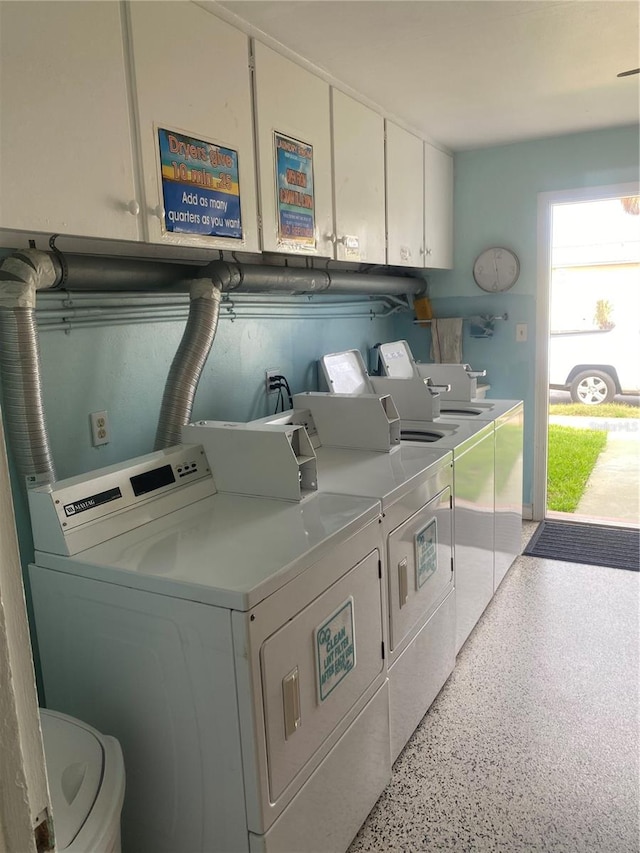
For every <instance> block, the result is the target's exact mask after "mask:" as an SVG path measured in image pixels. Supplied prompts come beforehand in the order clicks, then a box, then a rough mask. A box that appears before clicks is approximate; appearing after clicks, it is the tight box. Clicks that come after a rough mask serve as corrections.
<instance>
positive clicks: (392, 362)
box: [377, 341, 491, 400]
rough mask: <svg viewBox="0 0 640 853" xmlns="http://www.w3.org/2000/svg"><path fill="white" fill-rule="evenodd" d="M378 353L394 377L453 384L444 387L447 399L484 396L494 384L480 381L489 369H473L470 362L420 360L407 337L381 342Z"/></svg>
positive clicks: (443, 397)
mask: <svg viewBox="0 0 640 853" xmlns="http://www.w3.org/2000/svg"><path fill="white" fill-rule="evenodd" d="M377 349H378V357H379V360H380V364H381V366H382V369H383V372H384V375H385V376H390V377H392V378H394V379H416V378H417V379H426V378H428V377H430V378H431V379H432V380H433V382H436V383H438V384H445V385H449V386H450V389H449V390H448V391H441V394H442V399H443V400H480V399H484V397H485V396H486V393H487V391H488V390H489V389H490V388H491V386H490V385H488V384H486V383H483V382H481V383H479V382H478V379H483V378H484V377H485V376H486V375H487V371H486V370H472V369H471V366H470V365H469V364H440V363H434V364H420V363H418V362H417V361H416V360H415V359H414V357H413V353H412V352H411V349H410V348H409V344H408V343H407V342H406V341H390V342H389V343H385V344H379V345H378V348H377Z"/></svg>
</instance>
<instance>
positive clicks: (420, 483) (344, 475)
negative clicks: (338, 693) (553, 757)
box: [183, 395, 456, 760]
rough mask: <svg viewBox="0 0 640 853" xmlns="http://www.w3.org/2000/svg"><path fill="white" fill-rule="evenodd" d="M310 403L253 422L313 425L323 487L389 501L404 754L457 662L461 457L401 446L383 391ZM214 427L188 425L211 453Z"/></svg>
mask: <svg viewBox="0 0 640 853" xmlns="http://www.w3.org/2000/svg"><path fill="white" fill-rule="evenodd" d="M297 399H302V400H304V399H306V396H305V395H300V397H298V398H297ZM309 402H310V405H312V407H313V411H314V412H315V418H314V416H313V415H312V413H311V411H310V410H309V409H306V410H305V409H300V410H295V411H290V412H286V413H284V414H280V415H271V416H269V417H267V418H262V419H261V420H259V421H255V422H253V424H248V425H247V426H248V427H249V428H251V427H252V426H255V425H256V424H258V425H265V424H298V425H302V426H304V427H305V429H306V430H307V432H308V434H309V437H310V438H311V441H312V443H313V446H314V449H315V452H316V456H317V466H318V470H317V473H318V487H319V489H321V490H322V491H327V492H333V493H337V494H350V495H353V494H355V495H361V496H365V497H368V498H375V499H379V500H380V501H381V504H382V532H383V537H384V540H385V542H386V565H387V573H388V577H387V596H388V637H389V640H388V649H389V659H388V666H389V693H390V712H391V756H392V760H395V759H396V758H397V756H398V755H399V753H400V752H401V750H402V749H403V747H404V746H405V744H406V743H407V741H408V739H409V738H410V737H411V735H412V734H413V732H414V730H415V728H416V726H417V725H418V723H419V722H420V720H421V719H422V718H423V716H424V715H425V713H426V711H427V710H428V708H429V706H430V705H431V703H432V702H433V700H434V699H435V697H436V696H437V694H438V693H439V691H440V689H441V688H442V686H443V685H444V683H445V681H446V680H447V678H448V677H449V675H450V674H451V672H452V671H453V667H454V665H455V655H456V652H455V589H454V567H453V552H452V515H453V512H452V454H451V452H449V451H442V450H430V449H425V448H423V447H412V446H408V445H405V446H401V445H400V442H399V441H397V440H395V439H396V436H398V434H399V432H398V431H399V418H398V417H397V413H395V411H393V410H392V408H391V404H390V401H388V400H381V399H380V398H378V397H377V396H375V395H371V396H370V397H367V398H364V397H359V398H357V400H354V399H352V398H350V397H347V398H346V399H345V398H340V397H335V396H334V397H327V396H324V395H312V396H310V398H309ZM211 423H212V422H207V421H203V422H200V423H199V424H194V425H191V426H189V427H185V429H184V430H183V439H184V440H185V441H189V442H193V443H197V444H202V445H203V447H204V448H205V451H206V453H207V455H208V456H209V457H210V458H211V456H213V455H217V454H218V453H222V454H223V455H224V453H225V450H226V448H221V447H220V440H221V437H222V436H223V435H224V433H220V431H219V430H216V429H213V430H212V429H210V428H209V427H208V424H211ZM214 423H215V422H214ZM394 426H395V432H394ZM336 445H338V446H336ZM339 445H343V446H339ZM358 445H364V446H369V447H375V448H377V450H359V449H357V447H358Z"/></svg>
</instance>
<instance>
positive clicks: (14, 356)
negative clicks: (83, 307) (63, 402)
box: [0, 249, 57, 485]
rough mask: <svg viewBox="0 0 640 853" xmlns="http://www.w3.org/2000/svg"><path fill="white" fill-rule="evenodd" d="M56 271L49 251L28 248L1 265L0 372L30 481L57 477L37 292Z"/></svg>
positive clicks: (15, 444)
mask: <svg viewBox="0 0 640 853" xmlns="http://www.w3.org/2000/svg"><path fill="white" fill-rule="evenodd" d="M56 279H57V271H56V268H55V266H54V264H53V262H52V259H51V257H50V256H49V255H48V254H47V253H45V252H38V251H36V250H34V249H26V250H24V251H22V252H16V253H15V254H14V255H11V256H9V257H8V258H5V260H4V261H3V262H2V264H0V375H1V376H2V396H3V401H4V407H5V415H6V423H7V430H8V434H9V437H10V443H11V447H12V449H13V452H14V454H15V459H16V463H17V465H18V470H19V472H20V474H21V475H22V476H23V477H25V478H26V481H27V483H28V484H29V485H41V484H46V483H51V482H53V481H54V480H55V479H56V472H55V466H54V464H53V457H52V455H51V447H50V445H49V434H48V431H47V425H46V421H45V416H44V407H43V405H42V388H41V383H40V351H39V347H38V335H37V331H36V319H35V306H36V291H37V290H39V289H42V288H48V287H52V286H53V285H54V284H55V282H56Z"/></svg>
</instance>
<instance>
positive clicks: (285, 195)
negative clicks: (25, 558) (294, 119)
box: [273, 131, 316, 249]
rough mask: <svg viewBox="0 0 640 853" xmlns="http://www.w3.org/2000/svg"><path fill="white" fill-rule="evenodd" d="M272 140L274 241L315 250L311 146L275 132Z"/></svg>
mask: <svg viewBox="0 0 640 853" xmlns="http://www.w3.org/2000/svg"><path fill="white" fill-rule="evenodd" d="M273 139H274V150H275V158H276V169H275V172H276V209H277V212H278V237H277V239H278V244H279V245H280V246H283V247H287V248H296V249H301V248H304V249H315V247H316V222H315V200H314V190H313V146H312V145H309V144H308V143H306V142H300V141H299V140H297V139H291V138H290V137H288V136H284V135H283V134H282V133H278V132H277V131H275V132H274V134H273Z"/></svg>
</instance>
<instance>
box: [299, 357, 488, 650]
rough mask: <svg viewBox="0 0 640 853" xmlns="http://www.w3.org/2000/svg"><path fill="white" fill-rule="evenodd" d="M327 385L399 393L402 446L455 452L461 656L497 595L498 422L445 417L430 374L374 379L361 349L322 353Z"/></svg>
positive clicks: (304, 402) (339, 390)
mask: <svg viewBox="0 0 640 853" xmlns="http://www.w3.org/2000/svg"><path fill="white" fill-rule="evenodd" d="M321 366H322V370H323V372H324V375H325V378H326V380H327V384H328V386H329V387H330V388H332V389H333V392H334V393H336V394H338V396H340V395H343V394H351V395H354V396H356V397H359V396H360V395H362V394H364V395H366V394H369V393H370V392H371V391H374V392H376V393H386V394H390V395H391V396H392V399H393V402H394V404H395V406H396V408H397V411H398V413H399V415H400V440H401V443H402V444H406V443H408V444H414V445H418V446H420V445H422V446H425V445H426V446H428V447H430V448H432V449H434V450H444V451H450V452H451V453H452V455H453V508H454V560H455V572H456V654H457V653H458V652H459V651H460V649H461V648H462V646H463V644H464V642H465V641H466V639H467V637H468V636H469V634H470V633H471V631H472V630H473V628H474V626H475V625H476V623H477V621H478V619H479V618H480V616H481V615H482V613H483V612H484V610H485V608H486V606H487V605H488V603H489V602H490V601H491V598H492V596H493V589H494V583H493V562H494V520H495V498H494V486H495V475H494V469H495V450H494V435H493V425H492V424H489V423H487V422H477V421H473V420H472V419H470V418H460V419H459V420H456V419H453V418H451V419H446V420H445V419H443V418H440V417H439V401H440V396H439V392H438V390H437V387H436V386H432V385H429V384H428V381H427V379H426V378H421V377H414V378H413V379H399V378H393V377H379V376H371V377H370V376H369V375H368V373H367V370H366V368H365V366H364V362H363V360H362V356H361V354H360V352H358V350H349V351H347V352H342V353H331V354H328V355H325V356H323V358H322V359H321ZM314 396H323V395H322V394H320V395H314V394H313V392H310V393H307V394H301V395H296V396H295V397H294V405H295V406H296V407H301V408H302V407H303V406H307V407H309V408H311V410H312V413H313V411H314V409H313V406H314V405H315V402H314V401H313V400H312V399H311V398H313V397H314Z"/></svg>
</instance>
